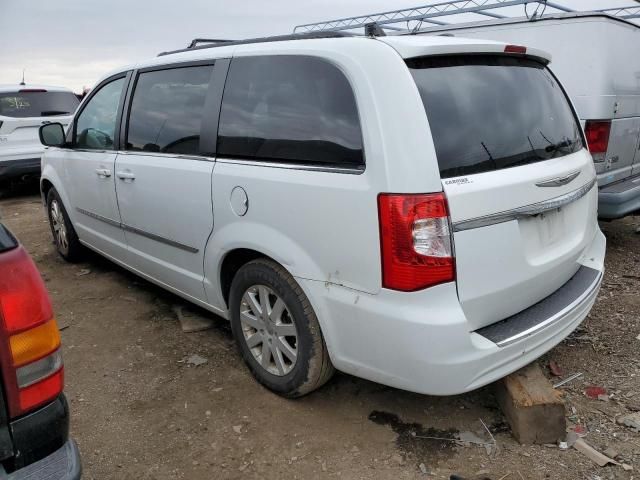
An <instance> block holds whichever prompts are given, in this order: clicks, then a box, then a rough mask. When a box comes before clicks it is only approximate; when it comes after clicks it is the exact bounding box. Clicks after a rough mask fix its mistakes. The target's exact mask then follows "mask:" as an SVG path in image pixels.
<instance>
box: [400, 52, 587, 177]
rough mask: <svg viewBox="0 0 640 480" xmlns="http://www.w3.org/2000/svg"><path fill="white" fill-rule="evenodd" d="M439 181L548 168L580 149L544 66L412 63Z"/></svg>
mask: <svg viewBox="0 0 640 480" xmlns="http://www.w3.org/2000/svg"><path fill="white" fill-rule="evenodd" d="M407 64H408V66H409V68H410V70H411V73H412V75H413V78H414V80H415V82H416V84H417V86H418V90H419V91H420V95H421V97H422V102H423V104H424V108H425V110H426V112H427V118H428V119H429V125H430V127H431V135H432V136H433V143H434V145H435V148H436V155H437V157H438V164H439V166H440V175H441V176H442V178H447V177H455V176H461V175H470V174H476V173H483V172H490V171H494V170H500V169H503V168H510V167H517V166H520V165H527V164H531V163H536V162H541V161H544V160H550V159H552V158H556V157H562V156H564V155H568V154H570V153H573V152H576V151H578V150H580V149H581V148H583V141H582V135H581V133H580V127H579V126H578V122H577V121H576V118H575V115H574V113H573V111H572V109H571V106H570V104H569V102H568V100H567V97H566V95H565V93H564V92H563V91H562V88H561V87H560V84H559V83H558V82H557V81H556V79H555V78H554V77H553V75H552V74H551V73H550V72H549V70H548V69H547V68H546V66H545V65H544V64H542V63H540V62H538V61H535V60H533V59H528V58H518V57H511V56H505V55H454V56H450V57H449V56H442V57H424V58H417V59H410V60H408V61H407Z"/></svg>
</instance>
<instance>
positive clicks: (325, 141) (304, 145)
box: [218, 55, 364, 167]
mask: <svg viewBox="0 0 640 480" xmlns="http://www.w3.org/2000/svg"><path fill="white" fill-rule="evenodd" d="M218 155H220V156H223V157H224V156H226V157H230V158H240V159H249V160H260V161H278V162H289V163H303V164H324V165H337V166H346V167H360V166H362V165H363V164H364V158H363V147H362V133H361V129H360V120H359V116H358V109H357V106H356V100H355V98H354V94H353V90H352V89H351V86H350V85H349V82H348V80H347V78H346V77H345V76H344V74H343V73H342V72H341V71H340V70H339V69H338V68H337V67H336V66H334V65H332V64H331V63H329V62H327V61H325V60H322V59H320V58H315V57H308V56H286V55H282V56H262V57H240V58H235V59H233V61H232V62H231V66H230V69H229V74H228V76H227V83H226V86H225V91H224V96H223V99H222V108H221V111H220V126H219V130H218Z"/></svg>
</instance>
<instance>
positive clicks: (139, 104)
mask: <svg viewBox="0 0 640 480" xmlns="http://www.w3.org/2000/svg"><path fill="white" fill-rule="evenodd" d="M212 70H213V65H205V66H197V67H182V68H173V69H170V70H158V71H152V72H146V73H141V74H140V76H139V77H138V82H137V83H136V88H135V91H134V93H133V100H132V101H131V109H130V113H129V128H128V132H127V150H137V151H144V152H161V153H177V154H190V155H197V154H199V153H200V127H201V125H202V114H203V111H204V106H205V100H206V96H207V90H208V88H209V79H210V77H211V72H212Z"/></svg>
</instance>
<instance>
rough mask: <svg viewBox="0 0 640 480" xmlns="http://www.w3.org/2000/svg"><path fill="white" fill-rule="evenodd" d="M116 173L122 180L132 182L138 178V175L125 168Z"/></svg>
mask: <svg viewBox="0 0 640 480" xmlns="http://www.w3.org/2000/svg"><path fill="white" fill-rule="evenodd" d="M116 175H117V176H118V178H119V179H120V180H124V181H125V182H126V181H130V182H132V181H134V180H135V179H136V175H135V174H134V173H133V172H127V171H124V170H120V171H119V172H116Z"/></svg>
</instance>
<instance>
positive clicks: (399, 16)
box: [293, 0, 640, 33]
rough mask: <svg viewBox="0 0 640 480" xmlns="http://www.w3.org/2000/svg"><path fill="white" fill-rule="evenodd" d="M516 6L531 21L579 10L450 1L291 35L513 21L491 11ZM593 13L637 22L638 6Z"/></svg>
mask: <svg viewBox="0 0 640 480" xmlns="http://www.w3.org/2000/svg"><path fill="white" fill-rule="evenodd" d="M517 5H523V6H524V8H525V14H526V15H527V16H528V13H527V7H528V5H534V10H535V13H534V14H533V15H532V17H530V20H534V19H538V18H541V17H542V16H543V15H544V14H545V12H546V9H547V8H549V9H552V10H551V11H552V12H558V11H559V12H578V10H574V9H572V8H569V7H565V6H564V5H561V4H559V3H557V2H551V1H548V0H449V1H447V2H440V3H434V4H432V5H423V6H421V7H415V8H406V9H402V10H390V11H387V12H380V13H372V14H370V15H360V16H356V17H346V18H338V19H335V20H328V21H324V22H317V23H307V24H304V25H298V26H296V27H295V28H294V29H293V31H294V33H309V32H337V31H344V30H353V29H356V28H361V27H365V26H366V25H369V24H376V25H378V26H379V27H381V28H384V29H386V30H395V31H402V32H406V31H411V30H412V29H410V28H409V22H411V21H416V22H420V24H422V23H423V22H426V23H430V24H432V25H450V23H447V22H444V21H442V20H440V18H441V17H446V16H450V15H458V14H462V13H473V14H476V15H481V16H484V17H491V18H512V17H510V16H506V15H503V14H501V13H497V12H495V11H494V10H496V9H501V8H505V7H513V6H517ZM540 8H542V13H541V14H540V15H538V11H539V9H540ZM593 11H595V12H599V13H605V14H607V15H611V16H615V17H618V18H623V19H632V18H640V6H628V7H616V8H605V9H600V10H593ZM399 23H405V24H406V28H402V27H399V26H397V24H399ZM394 24H396V25H394Z"/></svg>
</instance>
